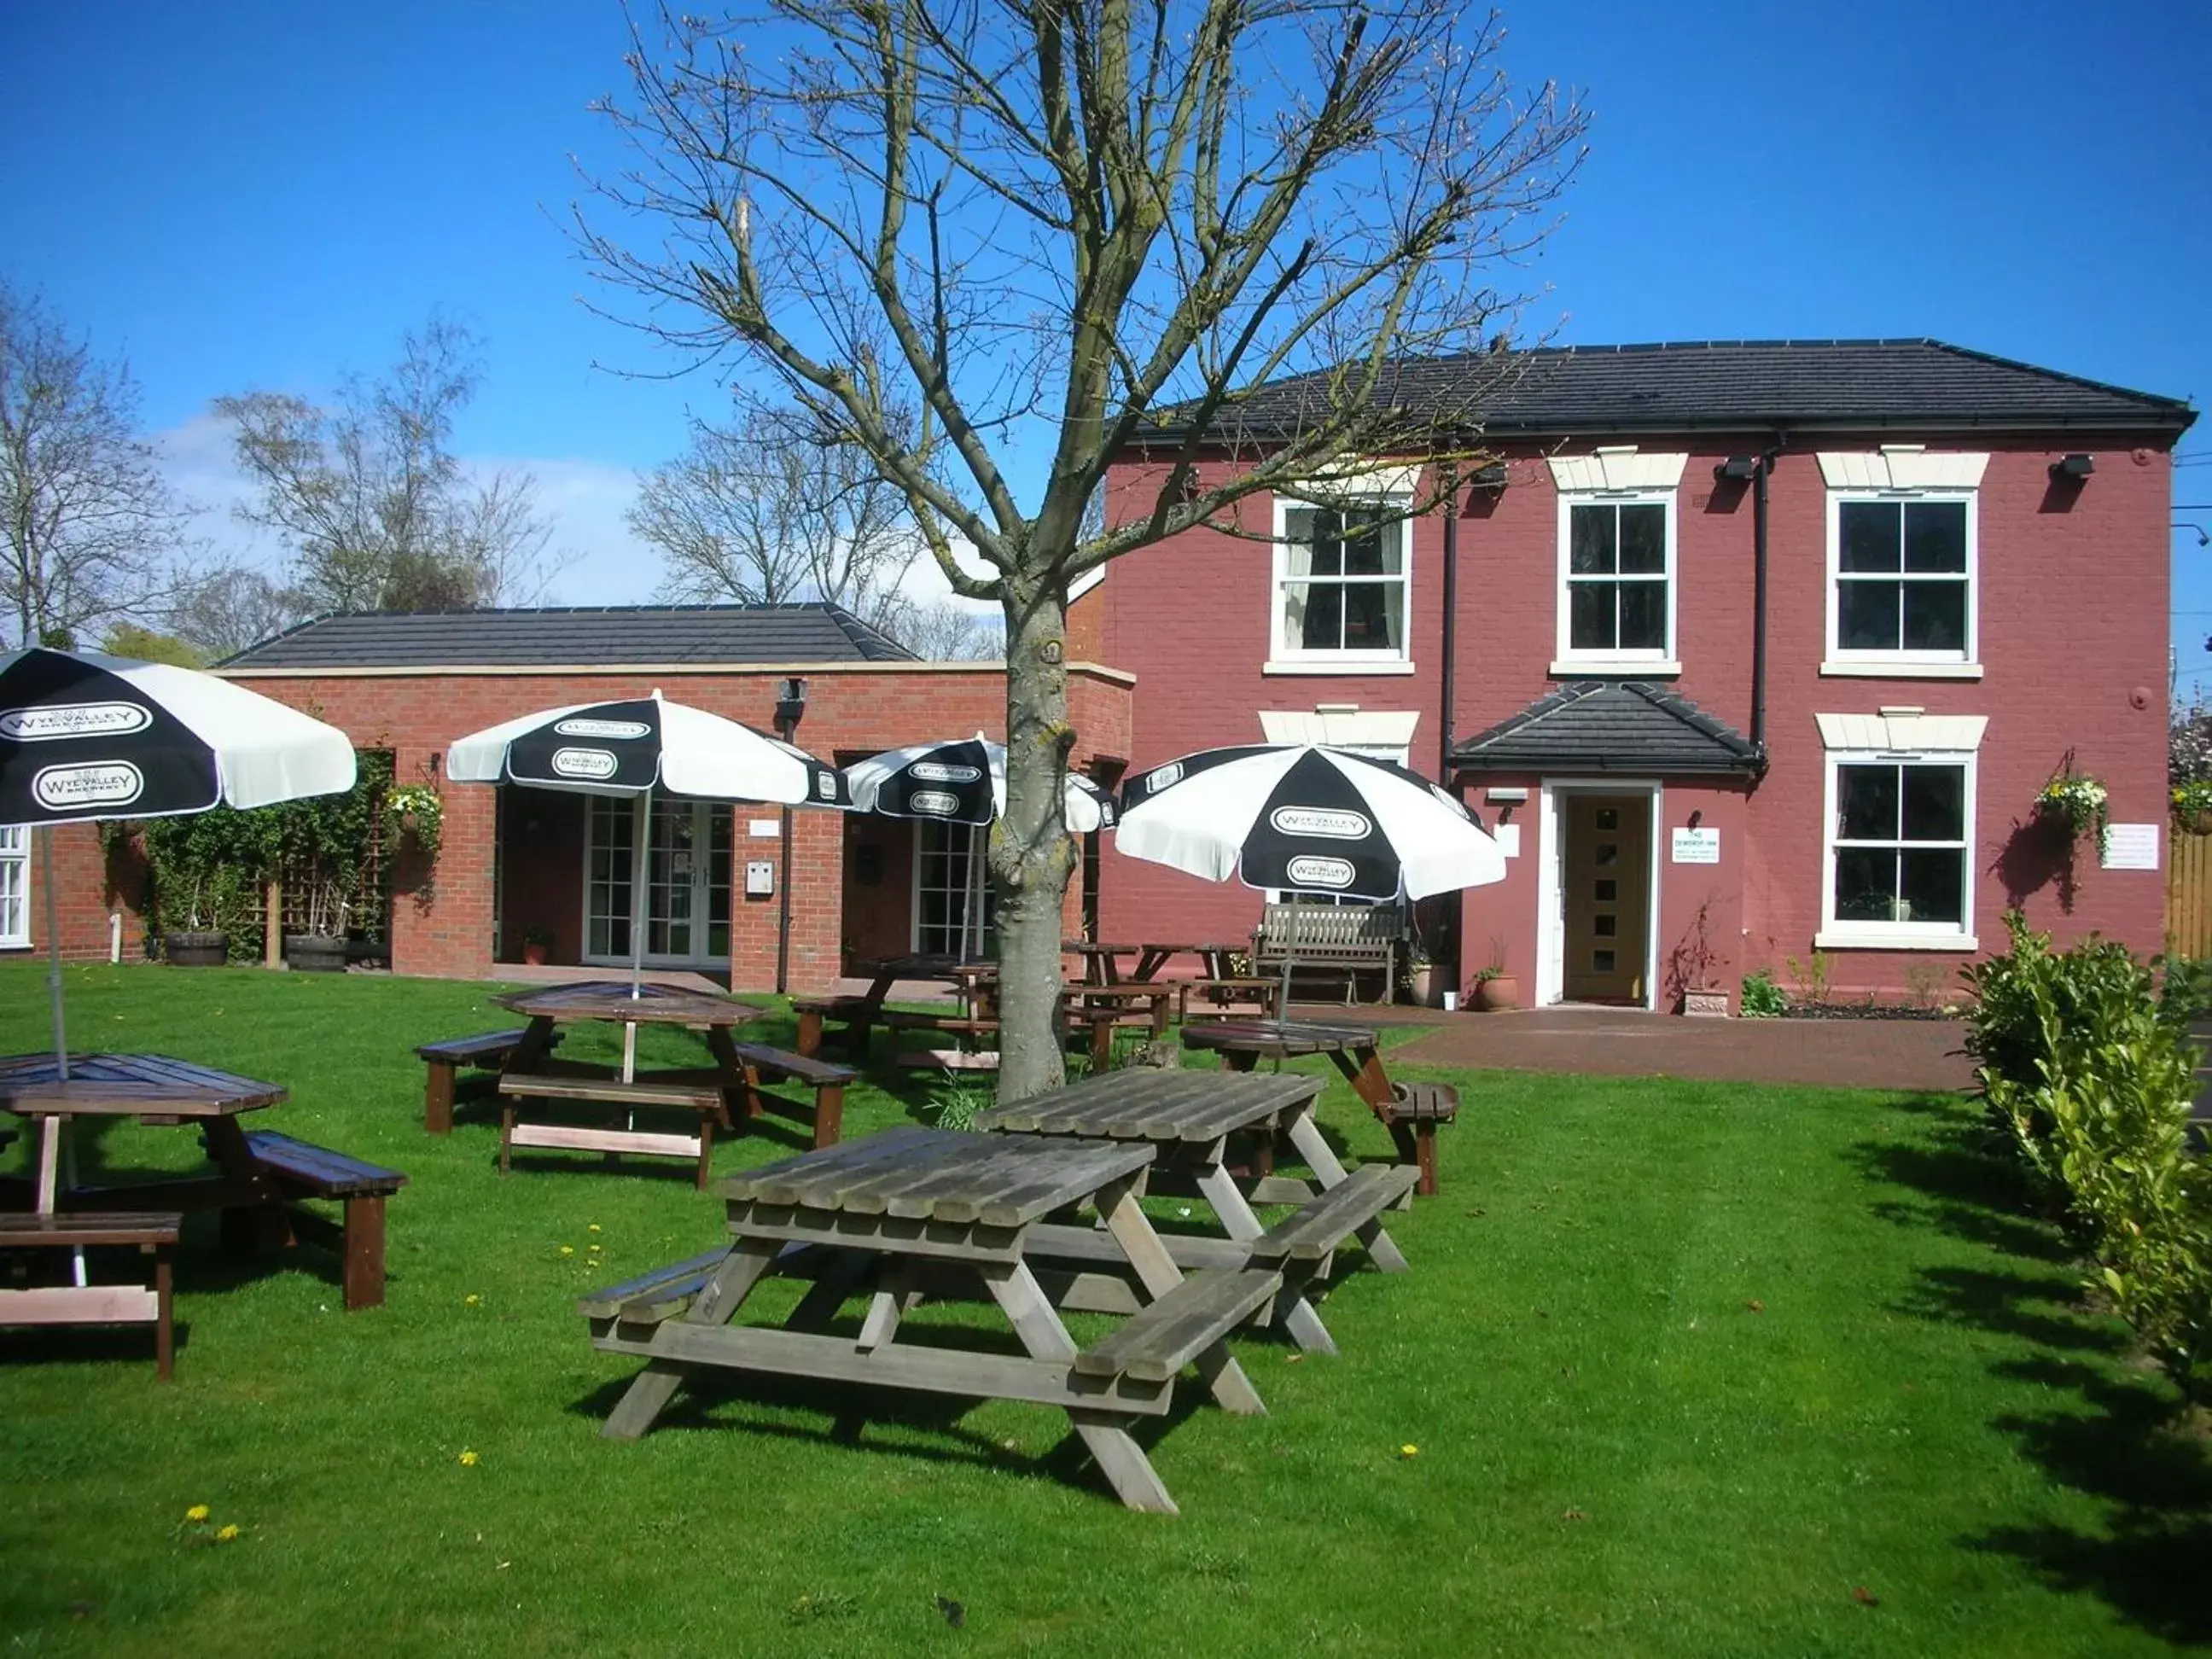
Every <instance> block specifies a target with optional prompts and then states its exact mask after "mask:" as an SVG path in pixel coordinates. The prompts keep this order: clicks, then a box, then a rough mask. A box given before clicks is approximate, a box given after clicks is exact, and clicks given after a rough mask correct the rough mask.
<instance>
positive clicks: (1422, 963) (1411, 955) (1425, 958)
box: [1405, 939, 1440, 1008]
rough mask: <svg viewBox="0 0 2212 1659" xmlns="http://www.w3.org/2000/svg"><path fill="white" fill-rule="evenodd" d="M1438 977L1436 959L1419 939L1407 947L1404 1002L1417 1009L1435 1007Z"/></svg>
mask: <svg viewBox="0 0 2212 1659" xmlns="http://www.w3.org/2000/svg"><path fill="white" fill-rule="evenodd" d="M1439 977H1440V975H1438V974H1437V964H1436V958H1435V957H1431V955H1430V954H1429V947H1428V946H1427V945H1424V944H1422V943H1421V941H1420V940H1419V939H1415V940H1413V943H1411V944H1410V945H1407V947H1406V969H1405V984H1406V1000H1407V1001H1408V1002H1410V1003H1412V1004H1413V1006H1415V1007H1417V1008H1433V1007H1435V1006H1437V988H1438V987H1437V980H1438V978H1439Z"/></svg>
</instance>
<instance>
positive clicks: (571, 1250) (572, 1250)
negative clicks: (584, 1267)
mask: <svg viewBox="0 0 2212 1659" xmlns="http://www.w3.org/2000/svg"><path fill="white" fill-rule="evenodd" d="M561 1254H562V1255H575V1254H576V1247H575V1246H574V1244H563V1245H562V1247H561Z"/></svg>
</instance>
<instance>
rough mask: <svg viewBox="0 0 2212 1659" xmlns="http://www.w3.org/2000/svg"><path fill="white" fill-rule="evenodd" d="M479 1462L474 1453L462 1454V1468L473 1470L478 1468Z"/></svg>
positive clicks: (466, 1452)
mask: <svg viewBox="0 0 2212 1659" xmlns="http://www.w3.org/2000/svg"><path fill="white" fill-rule="evenodd" d="M476 1466H477V1455H476V1454H475V1453H474V1452H472V1451H465V1452H463V1453H462V1454H461V1467H462V1468H465V1469H472V1468H476Z"/></svg>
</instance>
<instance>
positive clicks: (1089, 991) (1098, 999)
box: [1060, 982, 1179, 1072]
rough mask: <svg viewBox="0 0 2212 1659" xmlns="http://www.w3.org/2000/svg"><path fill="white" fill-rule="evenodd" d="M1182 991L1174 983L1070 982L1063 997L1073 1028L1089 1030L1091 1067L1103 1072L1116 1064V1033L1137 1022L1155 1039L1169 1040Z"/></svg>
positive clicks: (1067, 1015) (1063, 1006) (1062, 1004)
mask: <svg viewBox="0 0 2212 1659" xmlns="http://www.w3.org/2000/svg"><path fill="white" fill-rule="evenodd" d="M1178 1000H1179V993H1178V992H1177V991H1176V987H1173V986H1171V985H1141V984H1131V983H1126V982H1125V983H1122V984H1119V985H1071V986H1069V987H1067V989H1066V993H1065V994H1064V995H1063V997H1062V999H1061V1004H1060V1006H1061V1007H1062V1008H1063V1009H1065V1010H1066V1018H1067V1024H1068V1025H1069V1027H1070V1028H1071V1030H1073V1031H1085V1030H1087V1031H1088V1032H1089V1033H1090V1038H1091V1070H1092V1071H1093V1072H1103V1071H1104V1070H1106V1069H1107V1067H1109V1066H1111V1065H1112V1064H1113V1063H1114V1033H1115V1030H1118V1029H1120V1028H1121V1027H1122V1026H1125V1025H1127V1024H1139V1025H1141V1026H1142V1027H1143V1028H1144V1030H1146V1032H1147V1033H1148V1034H1149V1035H1150V1036H1151V1039H1152V1041H1153V1042H1166V1041H1167V1035H1168V1025H1169V1023H1170V1021H1171V1020H1172V1019H1173V1018H1174V1017H1175V1012H1176V1003H1177V1001H1178Z"/></svg>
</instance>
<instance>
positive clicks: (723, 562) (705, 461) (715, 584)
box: [628, 409, 921, 623]
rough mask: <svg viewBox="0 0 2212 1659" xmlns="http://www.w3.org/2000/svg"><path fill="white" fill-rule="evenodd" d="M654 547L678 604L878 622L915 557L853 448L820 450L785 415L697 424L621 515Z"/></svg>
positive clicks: (880, 483) (895, 502)
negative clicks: (818, 602) (784, 609)
mask: <svg viewBox="0 0 2212 1659" xmlns="http://www.w3.org/2000/svg"><path fill="white" fill-rule="evenodd" d="M628 516H629V527H630V530H631V532H632V533H634V534H635V535H636V536H637V537H638V538H639V539H640V540H641V541H646V542H650V543H651V544H653V546H654V547H656V548H658V549H659V550H660V556H661V561H662V563H663V565H664V567H665V579H664V581H663V584H662V587H663V592H665V593H666V594H667V596H668V597H669V598H670V599H673V600H676V601H677V602H678V603H685V604H696V603H716V602H730V603H735V604H738V605H789V604H793V603H794V602H798V601H801V600H807V599H822V600H827V601H828V602H829V603H830V604H832V605H843V606H844V607H845V608H846V609H847V610H848V611H852V612H854V614H855V615H856V616H859V617H863V618H865V619H866V620H867V621H869V622H872V623H881V622H882V621H883V619H884V616H885V614H886V611H887V609H896V605H897V598H898V591H899V584H900V582H901V581H902V580H903V579H904V577H905V575H906V573H907V570H908V567H909V566H911V565H912V564H913V563H914V562H915V560H916V559H917V558H919V557H920V556H921V541H920V540H919V539H918V538H916V537H915V533H914V531H913V527H912V526H910V525H909V524H908V523H907V521H906V498H905V495H903V494H902V492H901V491H900V490H899V489H897V488H896V486H895V485H892V484H890V483H885V482H884V480H883V479H882V477H879V476H878V473H877V471H876V468H875V466H874V465H873V463H872V462H871V461H870V460H869V459H868V457H867V455H866V453H864V452H862V451H861V450H860V449H858V448H855V447H853V446H851V445H840V444H822V443H817V442H815V441H813V440H812V439H811V436H810V435H808V434H807V433H806V432H805V430H804V429H802V428H801V427H800V426H799V423H798V422H795V421H794V420H793V417H792V416H791V415H790V414H789V412H788V411H777V410H768V409H755V410H750V411H749V412H748V413H747V414H746V415H745V416H744V419H743V420H742V421H741V422H739V424H738V426H737V427H736V428H734V429H725V428H720V427H715V426H710V425H708V424H707V423H706V422H703V421H695V422H693V423H692V427H691V445H690V448H689V449H688V450H686V451H685V452H684V454H683V455H681V456H679V457H678V459H675V460H673V461H671V462H669V463H668V464H667V465H665V466H661V467H658V468H656V469H655V470H654V471H653V473H652V474H651V475H650V476H649V477H645V478H642V479H641V480H640V481H639V483H638V493H637V499H636V501H635V502H634V503H633V504H632V505H631V507H630V509H629V515H628Z"/></svg>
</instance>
